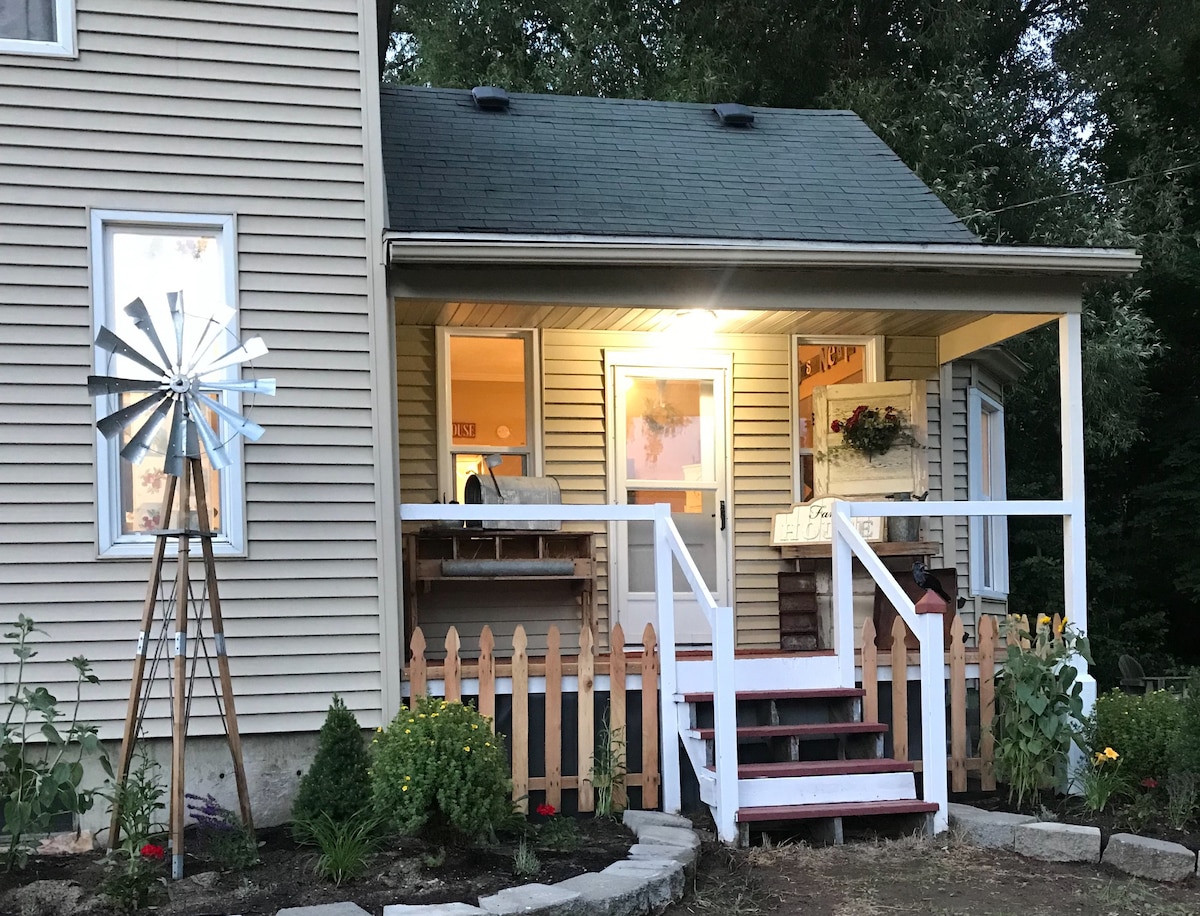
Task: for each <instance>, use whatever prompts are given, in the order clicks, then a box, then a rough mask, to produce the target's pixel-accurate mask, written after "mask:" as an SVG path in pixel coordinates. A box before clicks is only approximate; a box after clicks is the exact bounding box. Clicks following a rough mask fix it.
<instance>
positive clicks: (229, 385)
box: [196, 378, 275, 397]
mask: <svg viewBox="0 0 1200 916" xmlns="http://www.w3.org/2000/svg"><path fill="white" fill-rule="evenodd" d="M196 387H197V388H198V389H199V390H201V391H241V392H243V393H245V394H263V395H268V396H271V397H273V396H274V395H275V379H273V378H248V379H237V380H234V381H231V382H200V383H199V384H198V385H197V386H196Z"/></svg>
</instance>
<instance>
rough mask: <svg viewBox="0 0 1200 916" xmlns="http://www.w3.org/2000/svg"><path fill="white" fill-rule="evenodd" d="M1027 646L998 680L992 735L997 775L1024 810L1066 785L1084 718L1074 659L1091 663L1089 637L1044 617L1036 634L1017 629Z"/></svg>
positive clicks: (1010, 658)
mask: <svg viewBox="0 0 1200 916" xmlns="http://www.w3.org/2000/svg"><path fill="white" fill-rule="evenodd" d="M1016 626H1018V628H1019V631H1020V636H1021V637H1022V639H1021V644H1020V645H1010V646H1009V647H1008V654H1007V657H1006V659H1005V662H1004V666H1003V669H1002V670H1001V671H1000V672H999V673H998V674H997V675H996V716H995V718H994V719H993V721H992V734H993V736H994V737H995V747H996V758H995V766H996V776H997V778H998V779H999V780H1000V781H1001V782H1003V783H1005V784H1007V786H1008V793H1009V799H1010V800H1011V801H1012V802H1013V803H1014V804H1016V806H1017V807H1018V808H1022V807H1024V806H1025V803H1026V801H1032V800H1033V799H1034V798H1035V797H1036V796H1037V794H1038V793H1039V792H1040V791H1042V790H1043V789H1048V788H1051V787H1053V786H1056V785H1060V784H1062V783H1063V782H1065V777H1066V766H1067V759H1068V756H1069V754H1070V750H1071V742H1072V740H1076V737H1077V732H1076V725H1075V723H1076V722H1078V721H1079V720H1080V719H1081V717H1082V715H1083V685H1082V684H1080V683H1079V682H1078V681H1077V680H1076V671H1075V668H1074V667H1073V666H1072V665H1070V664H1068V661H1069V659H1070V658H1071V657H1072V656H1074V655H1076V654H1078V655H1079V656H1081V657H1082V658H1083V659H1085V660H1086V661H1087V662H1088V663H1091V661H1092V656H1091V649H1090V647H1089V645H1088V640H1087V637H1086V636H1083V635H1081V634H1079V633H1077V632H1076V631H1075V630H1074V629H1073V628H1072V627H1070V626H1069V625H1068V624H1067V622H1066V620H1065V619H1064V620H1063V621H1062V622H1061V623H1060V624H1059V625H1058V627H1057V629H1055V628H1054V627H1052V624H1051V620H1050V618H1049V617H1047V616H1045V615H1042V616H1041V617H1039V618H1038V621H1037V627H1036V630H1035V632H1034V633H1033V634H1030V633H1029V632H1028V629H1027V628H1026V627H1025V625H1024V622H1023V621H1020V622H1018V623H1017V624H1016Z"/></svg>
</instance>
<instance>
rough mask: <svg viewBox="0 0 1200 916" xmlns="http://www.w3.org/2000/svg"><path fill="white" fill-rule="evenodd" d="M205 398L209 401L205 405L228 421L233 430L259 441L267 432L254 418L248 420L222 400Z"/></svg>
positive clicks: (252, 440)
mask: <svg viewBox="0 0 1200 916" xmlns="http://www.w3.org/2000/svg"><path fill="white" fill-rule="evenodd" d="M205 400H207V401H208V403H207V404H205V405H204V407H205V408H207V409H208V410H211V411H213V412H215V413H216V414H217V416H219V417H221V418H222V419H223V420H224V421H225V422H226V423H228V424H229V426H230V428H231V429H232V430H233V432H235V433H238V434H239V435H242V436H245V437H246V438H247V439H249V440H250V441H251V442H257V441H258V440H259V439H261V438H262V434H263V433H264V432H265V430H264V429H263V428H262V427H261V426H259V425H258V424H257V423H255V422H254V421H253V420H247V419H246V418H245V417H243V416H242V415H241V414H240V413H238V412H237V411H236V410H232V409H231V408H229V407H226V406H225V405H224V404H222V403H221V402H220V401H214V400H212V398H206V399H205Z"/></svg>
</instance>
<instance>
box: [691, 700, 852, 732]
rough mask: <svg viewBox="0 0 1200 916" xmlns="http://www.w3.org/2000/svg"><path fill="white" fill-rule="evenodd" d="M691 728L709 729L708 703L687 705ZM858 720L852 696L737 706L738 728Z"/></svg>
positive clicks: (710, 709) (763, 702) (743, 703)
mask: <svg viewBox="0 0 1200 916" xmlns="http://www.w3.org/2000/svg"><path fill="white" fill-rule="evenodd" d="M688 706H689V707H690V709H689V724H690V726H691V727H692V728H712V727H713V708H712V704H711V703H691V704H688ZM861 717H862V704H861V702H860V701H859V700H858V699H857V698H855V697H835V698H833V699H822V700H754V701H750V702H746V701H739V702H738V704H737V721H738V725H778V724H780V723H783V724H785V725H798V724H818V723H823V722H857V721H859V719H860V718H861Z"/></svg>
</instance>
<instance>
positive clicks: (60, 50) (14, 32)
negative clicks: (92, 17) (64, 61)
mask: <svg viewBox="0 0 1200 916" xmlns="http://www.w3.org/2000/svg"><path fill="white" fill-rule="evenodd" d="M0 54H45V55H47V56H50V57H74V56H75V0H0Z"/></svg>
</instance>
